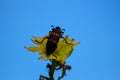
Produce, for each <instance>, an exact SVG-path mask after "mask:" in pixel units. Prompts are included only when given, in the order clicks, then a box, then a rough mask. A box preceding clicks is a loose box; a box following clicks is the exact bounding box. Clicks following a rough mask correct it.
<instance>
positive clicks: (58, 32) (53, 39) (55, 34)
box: [39, 25, 67, 55]
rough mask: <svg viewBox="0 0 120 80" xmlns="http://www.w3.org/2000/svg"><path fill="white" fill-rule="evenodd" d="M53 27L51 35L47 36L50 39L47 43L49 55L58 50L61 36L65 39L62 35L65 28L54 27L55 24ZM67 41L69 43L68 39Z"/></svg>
mask: <svg viewBox="0 0 120 80" xmlns="http://www.w3.org/2000/svg"><path fill="white" fill-rule="evenodd" d="M51 27H52V30H51V31H49V35H48V36H47V37H45V38H47V39H48V41H47V43H46V53H47V55H50V54H51V53H53V52H54V51H55V50H56V48H57V44H58V42H59V39H60V38H63V39H64V37H63V36H62V35H63V34H64V31H65V29H61V28H60V27H59V26H56V27H54V26H53V25H51ZM45 38H44V39H45ZM44 39H43V40H42V41H41V42H39V43H42V42H43V41H44ZM64 40H65V39H64ZM65 42H66V43H67V41H66V40H65Z"/></svg>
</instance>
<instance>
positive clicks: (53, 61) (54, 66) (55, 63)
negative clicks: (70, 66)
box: [49, 60, 57, 80]
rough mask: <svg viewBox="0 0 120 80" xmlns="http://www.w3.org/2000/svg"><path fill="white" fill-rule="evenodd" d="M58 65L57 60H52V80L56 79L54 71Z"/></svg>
mask: <svg viewBox="0 0 120 80" xmlns="http://www.w3.org/2000/svg"><path fill="white" fill-rule="evenodd" d="M56 66H57V62H56V61H55V60H52V66H51V68H50V71H49V77H50V80H54V72H55V68H56Z"/></svg>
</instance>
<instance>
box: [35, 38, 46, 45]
mask: <svg viewBox="0 0 120 80" xmlns="http://www.w3.org/2000/svg"><path fill="white" fill-rule="evenodd" d="M46 38H48V37H45V38H43V40H42V41H41V42H40V41H38V40H35V41H36V42H37V43H40V44H41V43H42V42H43V41H44V40H45V39H46Z"/></svg>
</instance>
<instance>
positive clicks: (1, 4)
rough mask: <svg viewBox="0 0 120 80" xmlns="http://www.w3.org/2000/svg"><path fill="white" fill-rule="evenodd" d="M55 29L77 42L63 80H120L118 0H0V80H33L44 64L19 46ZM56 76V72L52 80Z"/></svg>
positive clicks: (28, 43)
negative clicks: (33, 37) (52, 28)
mask: <svg viewBox="0 0 120 80" xmlns="http://www.w3.org/2000/svg"><path fill="white" fill-rule="evenodd" d="M50 25H55V26H57V25H59V26H61V28H64V29H65V30H66V31H65V33H64V36H65V35H69V37H70V38H75V41H80V42H81V44H80V45H78V46H77V47H75V50H74V51H73V54H72V55H71V56H70V57H69V58H68V59H67V64H68V65H71V66H72V70H71V71H69V72H67V76H66V77H65V78H64V79H62V80H120V1H119V0H0V34H1V37H0V44H1V46H0V50H1V54H0V80H38V78H39V75H40V74H43V75H47V71H48V69H47V68H46V67H45V66H46V64H47V63H48V62H47V61H43V60H42V61H39V60H37V58H38V56H39V55H38V54H37V53H32V52H28V51H27V50H26V49H25V48H24V46H25V45H26V46H31V45H34V44H33V43H32V42H31V38H32V36H43V35H46V34H48V32H49V31H50V30H51V27H50ZM58 74H60V72H56V76H57V75H58Z"/></svg>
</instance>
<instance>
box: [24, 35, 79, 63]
mask: <svg viewBox="0 0 120 80" xmlns="http://www.w3.org/2000/svg"><path fill="white" fill-rule="evenodd" d="M45 37H46V36H44V37H42V38H40V37H33V40H32V41H33V43H34V44H36V45H37V46H30V47H26V48H27V50H28V51H32V52H38V53H39V54H40V57H39V58H38V59H47V60H56V61H59V62H60V63H64V62H65V60H66V59H67V58H68V57H69V56H70V55H71V53H72V51H73V49H74V47H75V46H76V45H78V44H80V42H73V41H74V39H69V38H68V36H65V38H64V39H65V40H66V42H67V43H66V42H65V40H64V39H60V40H59V42H58V44H57V48H56V50H55V51H54V52H53V53H52V54H50V55H49V56H48V55H47V53H46V43H47V40H48V39H47V38H45ZM41 41H42V43H40V42H41Z"/></svg>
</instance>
